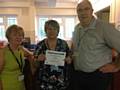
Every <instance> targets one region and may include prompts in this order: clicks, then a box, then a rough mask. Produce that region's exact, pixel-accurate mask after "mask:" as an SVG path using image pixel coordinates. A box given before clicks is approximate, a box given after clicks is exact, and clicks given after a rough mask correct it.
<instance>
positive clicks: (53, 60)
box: [45, 50, 66, 66]
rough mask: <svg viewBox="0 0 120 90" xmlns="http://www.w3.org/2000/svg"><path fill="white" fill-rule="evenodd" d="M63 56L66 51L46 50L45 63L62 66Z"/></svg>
mask: <svg viewBox="0 0 120 90" xmlns="http://www.w3.org/2000/svg"><path fill="white" fill-rule="evenodd" d="M65 56H66V52H59V51H53V50H46V60H45V64H49V65H56V66H64V59H65Z"/></svg>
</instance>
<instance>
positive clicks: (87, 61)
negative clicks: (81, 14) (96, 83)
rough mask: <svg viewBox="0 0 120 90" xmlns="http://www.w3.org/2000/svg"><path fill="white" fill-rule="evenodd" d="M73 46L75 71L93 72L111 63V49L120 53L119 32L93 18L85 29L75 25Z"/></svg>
mask: <svg viewBox="0 0 120 90" xmlns="http://www.w3.org/2000/svg"><path fill="white" fill-rule="evenodd" d="M73 46H74V51H73V52H74V54H73V56H74V60H73V63H74V68H75V70H81V71H84V72H93V71H95V70H96V69H99V68H100V67H101V66H103V65H105V64H107V63H110V62H112V48H114V49H116V50H117V51H118V52H120V32H119V31H118V30H116V29H115V28H114V26H113V25H111V24H109V23H107V22H103V21H101V20H98V19H95V18H93V19H92V21H91V23H90V25H89V27H87V28H83V27H82V26H81V25H80V24H78V25H76V27H75V31H74V33H73Z"/></svg>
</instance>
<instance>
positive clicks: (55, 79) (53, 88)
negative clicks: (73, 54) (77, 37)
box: [34, 38, 70, 90]
mask: <svg viewBox="0 0 120 90" xmlns="http://www.w3.org/2000/svg"><path fill="white" fill-rule="evenodd" d="M46 50H50V48H49V45H48V44H47V43H46V39H44V40H42V41H40V42H39V43H38V44H37V46H36V49H35V52H34V55H35V56H36V57H37V56H38V55H39V54H41V53H43V54H45V52H46ZM55 51H61V52H66V56H68V55H69V53H70V49H69V47H68V44H67V42H66V41H64V40H62V39H59V38H58V39H57V45H56V47H55ZM37 64H38V68H37V71H36V79H37V82H36V84H37V85H38V87H39V88H40V90H65V88H66V86H67V82H68V78H69V76H68V75H69V74H68V71H67V69H68V66H67V64H66V63H65V65H64V66H55V65H47V64H44V61H37Z"/></svg>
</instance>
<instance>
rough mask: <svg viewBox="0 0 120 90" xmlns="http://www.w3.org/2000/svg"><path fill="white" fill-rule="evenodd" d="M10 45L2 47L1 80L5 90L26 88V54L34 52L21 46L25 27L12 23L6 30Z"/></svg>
mask: <svg viewBox="0 0 120 90" xmlns="http://www.w3.org/2000/svg"><path fill="white" fill-rule="evenodd" d="M6 38H7V39H8V45H6V46H5V47H4V48H1V49H0V81H1V87H2V89H3V90H25V85H24V75H23V67H24V63H25V61H24V56H32V53H31V52H29V51H28V50H27V49H25V48H23V47H22V46H21V43H22V41H23V38H24V31H23V28H22V27H20V26H18V25H11V26H9V27H8V29H7V31H6Z"/></svg>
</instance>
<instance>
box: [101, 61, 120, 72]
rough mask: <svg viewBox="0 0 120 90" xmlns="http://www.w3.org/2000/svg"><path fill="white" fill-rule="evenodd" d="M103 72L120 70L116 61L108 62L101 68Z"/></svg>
mask: <svg viewBox="0 0 120 90" xmlns="http://www.w3.org/2000/svg"><path fill="white" fill-rule="evenodd" d="M99 70H100V71H101V72H103V73H113V72H117V71H119V69H118V68H117V66H116V65H115V64H114V63H108V64H106V65H104V66H102V67H101V68H100V69H99Z"/></svg>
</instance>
